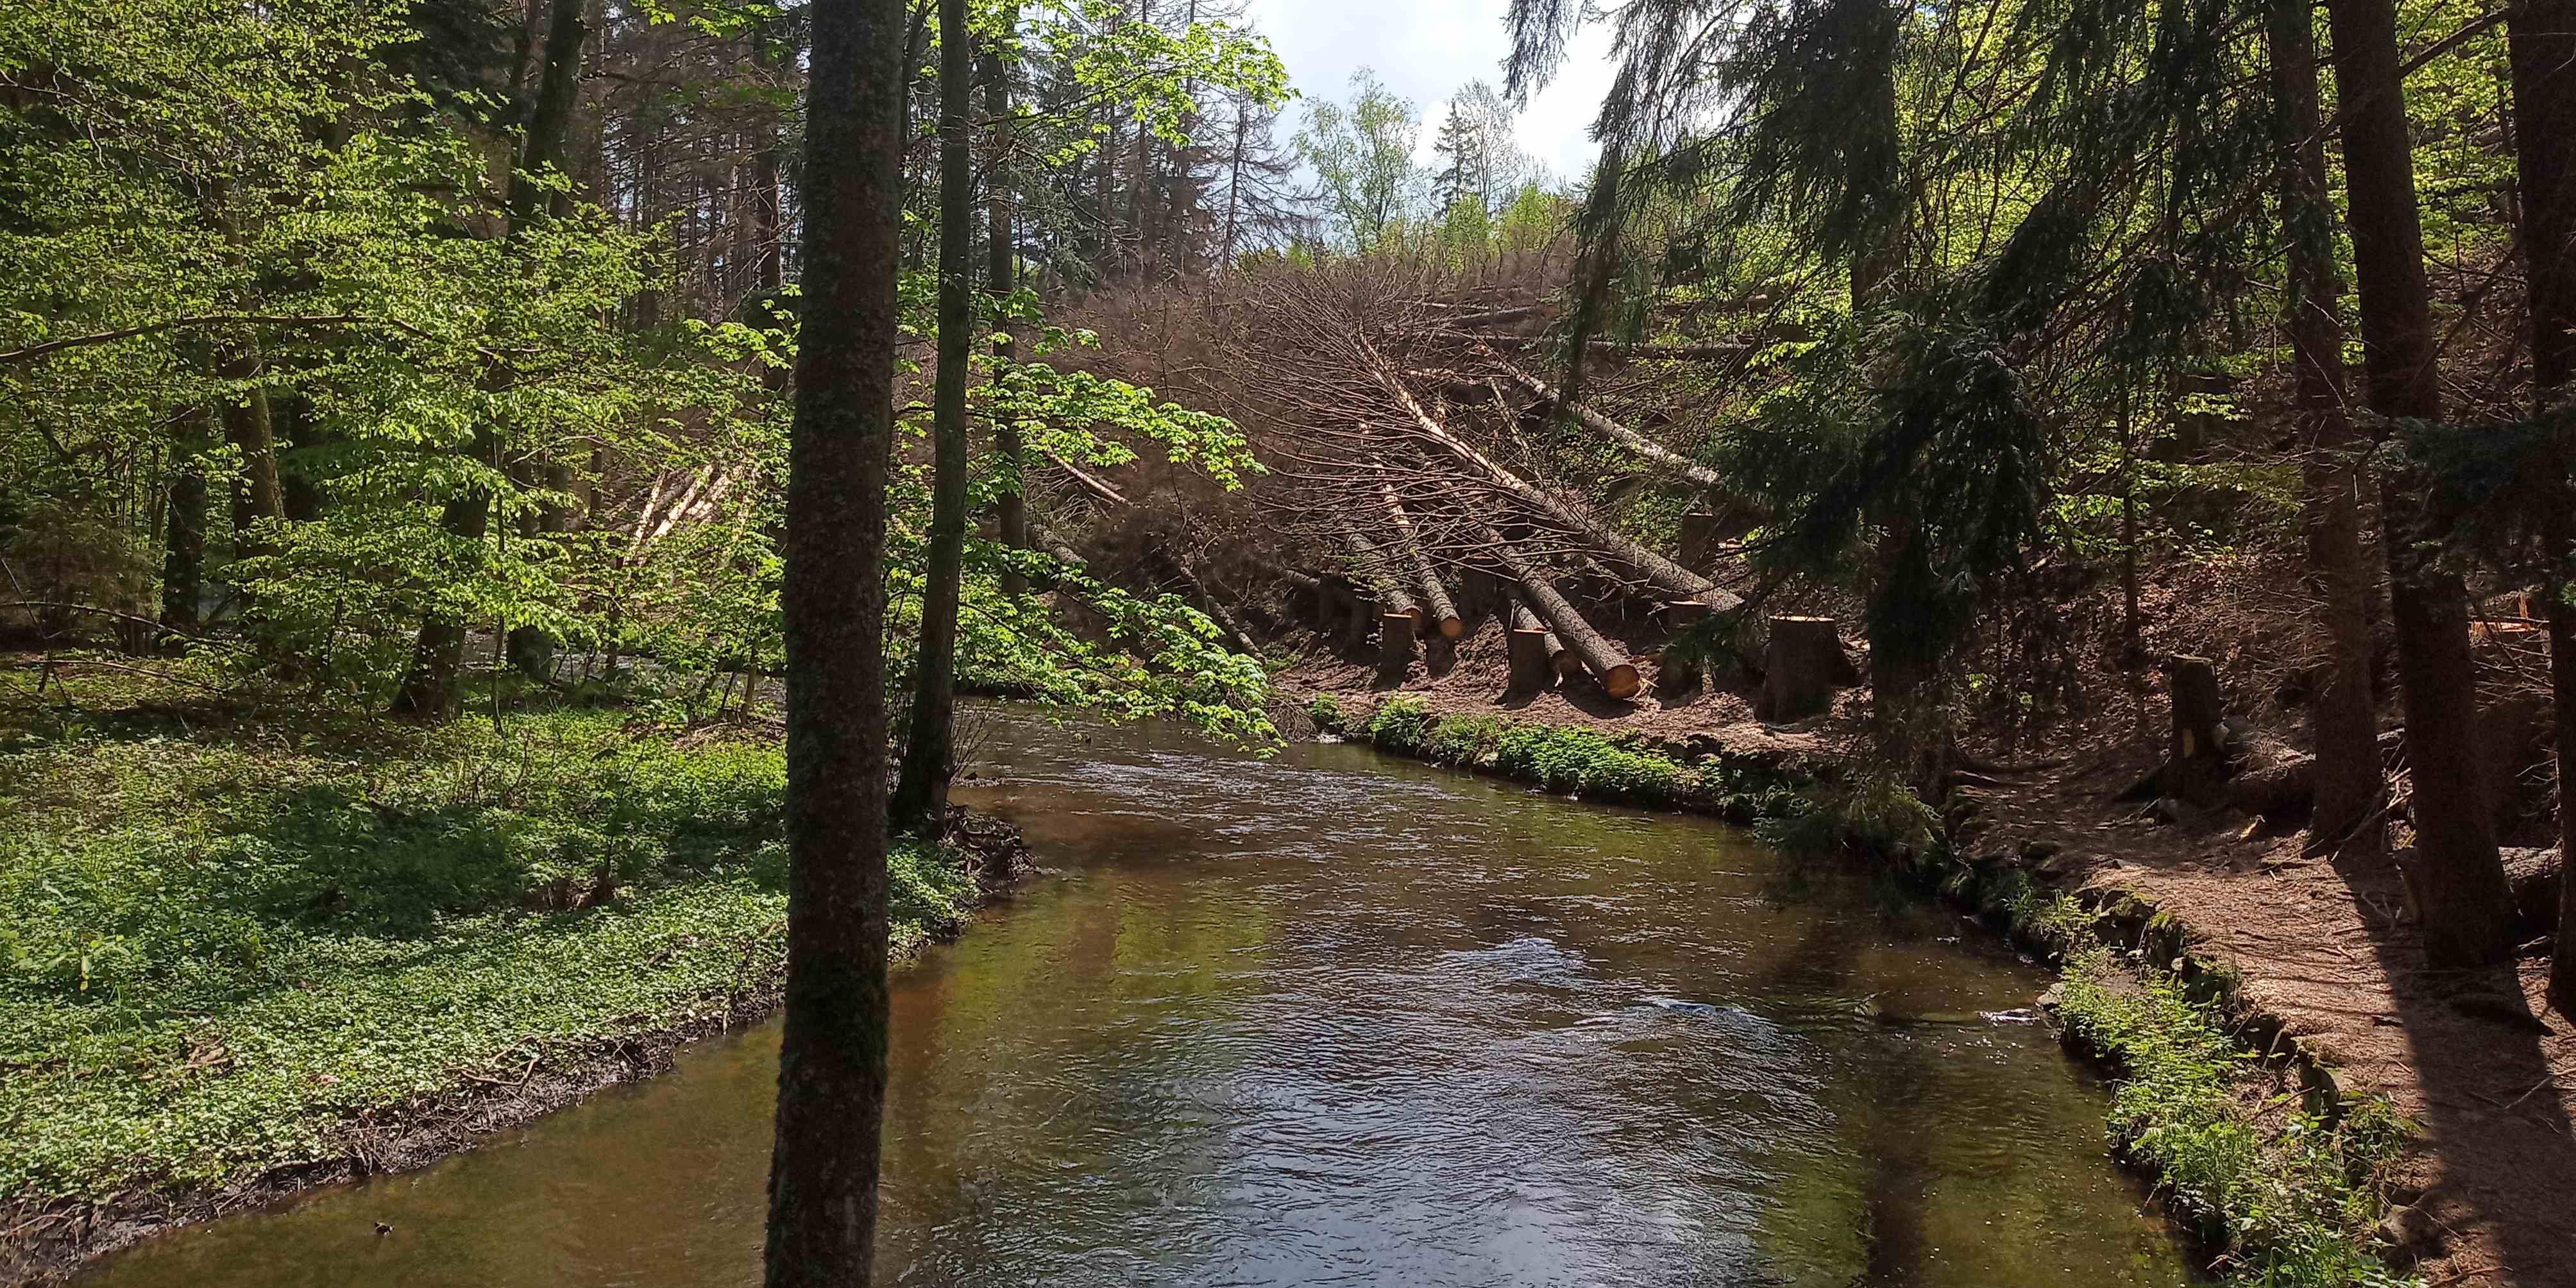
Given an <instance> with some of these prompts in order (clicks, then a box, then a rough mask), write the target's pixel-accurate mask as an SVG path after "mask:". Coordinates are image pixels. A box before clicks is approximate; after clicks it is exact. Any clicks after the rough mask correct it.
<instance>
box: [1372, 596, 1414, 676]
mask: <svg viewBox="0 0 2576 1288" xmlns="http://www.w3.org/2000/svg"><path fill="white" fill-rule="evenodd" d="M1417 633H1418V632H1417V630H1416V627H1415V623H1414V620H1413V618H1412V617H1411V616H1410V615H1408V614H1405V613H1380V614H1378V618H1377V678H1378V680H1379V681H1380V682H1381V683H1386V684H1400V683H1403V681H1404V675H1405V672H1407V671H1409V670H1411V669H1412V668H1413V637H1414V636H1415V635H1416V634H1417Z"/></svg>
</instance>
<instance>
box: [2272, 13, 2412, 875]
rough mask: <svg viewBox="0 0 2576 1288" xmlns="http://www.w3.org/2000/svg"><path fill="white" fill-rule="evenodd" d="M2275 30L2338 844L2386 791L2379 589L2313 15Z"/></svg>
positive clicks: (2282, 180)
mask: <svg viewBox="0 0 2576 1288" xmlns="http://www.w3.org/2000/svg"><path fill="white" fill-rule="evenodd" d="M2270 22H2271V45H2272V96H2273V101H2274V103H2276V104H2277V105H2278V111H2277V113H2276V115H2275V118H2274V124H2273V142H2274V145H2275V147H2276V148H2277V150H2278V151H2277V160H2276V164H2277V165H2278V166H2279V168H2280V173H2279V187H2280V196H2281V240H2282V242H2283V243H2284V244H2285V245H2286V246H2287V248H2288V266H2287V275H2288V279H2289V281H2288V290H2287V292H2286V300H2287V305H2286V308H2285V309H2284V315H2285V316H2284V319H2283V321H2284V329H2285V330H2287V331H2288V332H2289V336H2290V347H2291V350H2292V352H2293V355H2294V356H2293V358H2292V361H2293V362H2294V363H2296V364H2297V369H2298V414H2299V425H2300V440H2301V446H2302V448H2303V449H2304V451H2303V458H2302V462H2301V466H2300V473H2301V475H2302V481H2303V483H2304V485H2305V490H2306V496H2305V499H2304V503H2303V506H2302V508H2303V509H2304V511H2305V520H2306V526H2307V536H2308V570H2309V574H2310V576H2312V577H2313V578H2315V581H2316V586H2317V589H2318V591H2319V597H2320V598H2321V599H2322V600H2323V601H2324V603H2323V610H2324V611H2323V613H2322V617H2323V619H2324V625H2325V629H2326V640H2327V662H2326V668H2325V676H2324V682H2323V683H2322V684H2320V685H2318V686H2317V692H2316V695H2315V698H2314V699H2313V701H2312V702H2311V703H2310V705H2309V712H2310V717H2309V718H2310V721H2311V723H2312V724H2313V726H2314V728H2315V730H2316V756H2317V761H2316V767H2315V769H2314V770H2313V771H2312V772H2313V775H2314V780H2315V784H2316V798H2315V802H2314V808H2313V811H2312V813H2311V815H2310V819H2309V830H2310V831H2311V832H2313V833H2314V834H2315V835H2317V836H2319V837H2338V838H2341V837H2344V836H2345V834H2346V833H2347V832H2350V831H2351V830H2352V829H2353V828H2354V827H2355V826H2356V825H2357V824H2359V823H2360V822H2361V820H2362V819H2363V818H2364V817H2365V816H2374V815H2372V814H2371V811H2372V808H2373V803H2374V802H2375V801H2377V800H2378V798H2379V794H2380V792H2381V790H2382V789H2383V788H2384V787H2385V786H2386V783H2387V779H2386V775H2385V774H2384V773H2383V772H2382V770H2381V768H2380V761H2379V748H2378V742H2377V739H2378V717H2377V704H2376V703H2375V702H2374V701H2373V699H2372V695H2371V691H2370V658H2371V651H2372V643H2371V631H2370V615H2371V609H2370V597H2371V596H2372V595H2373V594H2374V593H2376V587H2375V586H2374V585H2373V584H2372V581H2371V577H2370V571H2369V568H2368V565H2367V564H2366V563H2365V562H2364V561H2363V557H2362V548H2361V518H2360V509H2361V504H2360V498H2359V496H2358V494H2357V489H2358V488H2359V486H2360V471H2359V470H2357V469H2356V468H2354V466H2353V465H2352V464H2351V463H2350V462H2348V461H2346V460H2344V459H2342V455H2343V454H2344V453H2348V452H2350V451H2351V450H2353V446H2354V443H2355V442H2356V440H2357V439H2358V438H2359V435H2357V434H2356V433H2354V432H2353V427H2352V420H2351V418H2350V417H2349V416H2347V415H2345V414H2344V405H2345V390H2344V365H2343V345H2344V327H2343V315H2342V313H2341V311H2340V310H2341V308H2342V299H2343V282H2342V280H2341V277H2340V275H2339V273H2338V272H2337V270H2336V265H2335V244H2334V203H2333V199H2332V197H2331V196H2330V194H2329V193H2328V191H2327V188H2326V152H2325V132H2324V130H2323V129H2321V128H2320V127H2319V124H2318V112H2317V63H2316V31H2315V10H2314V9H2313V7H2312V6H2311V5H2310V4H2309V2H2308V0H2275V3H2274V4H2273V6H2272V10H2271V14H2270ZM2372 830H2373V832H2374V833H2375V832H2376V831H2377V829H2376V828H2373V829H2372ZM2355 839H2361V840H2362V842H2363V847H2362V848H2363V849H2365V850H2367V851H2370V852H2374V853H2375V852H2377V850H2378V849H2379V846H2378V844H2377V843H2376V842H2375V841H2374V840H2372V839H2371V838H2355Z"/></svg>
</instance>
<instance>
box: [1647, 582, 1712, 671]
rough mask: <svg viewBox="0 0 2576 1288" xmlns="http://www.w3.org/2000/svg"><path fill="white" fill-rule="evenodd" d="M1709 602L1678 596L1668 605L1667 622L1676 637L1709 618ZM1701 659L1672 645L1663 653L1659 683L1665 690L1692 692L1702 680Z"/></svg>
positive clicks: (1666, 610) (1665, 607)
mask: <svg viewBox="0 0 2576 1288" xmlns="http://www.w3.org/2000/svg"><path fill="white" fill-rule="evenodd" d="M1710 611H1711V610H1710V608H1709V606H1708V605H1706V604H1703V603H1700V602H1699V601H1697V600H1691V599H1677V600H1674V601H1672V602H1670V603H1667V604H1665V605H1664V625H1665V626H1666V627H1667V628H1669V629H1670V630H1671V631H1672V634H1673V635H1674V637H1675V638H1676V639H1679V638H1680V637H1683V636H1687V635H1688V634H1690V632H1691V631H1692V630H1693V629H1695V628H1696V627H1698V626H1699V624H1700V623H1702V622H1704V621H1707V620H1708V615H1709V613H1710ZM1700 676H1701V673H1700V659H1699V658H1698V657H1696V656H1693V655H1691V654H1690V652H1689V651H1688V650H1683V651H1681V652H1675V651H1674V650H1673V649H1672V647H1671V646H1670V645H1667V646H1666V647H1665V649H1664V651H1663V652H1662V653H1661V654H1660V655H1659V657H1658V661H1657V663H1656V666H1655V687H1656V688H1657V689H1658V690H1661V691H1662V692H1664V693H1667V694H1672V693H1688V692H1690V691H1691V690H1694V689H1697V688H1698V687H1699V682H1700Z"/></svg>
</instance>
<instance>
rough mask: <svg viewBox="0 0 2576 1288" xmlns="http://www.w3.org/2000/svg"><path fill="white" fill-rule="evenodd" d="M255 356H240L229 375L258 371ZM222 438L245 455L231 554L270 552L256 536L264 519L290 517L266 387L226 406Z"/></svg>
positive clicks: (236, 484) (237, 482) (236, 480)
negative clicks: (279, 481)
mask: <svg viewBox="0 0 2576 1288" xmlns="http://www.w3.org/2000/svg"><path fill="white" fill-rule="evenodd" d="M260 371H261V366H260V362H259V360H258V359H257V358H252V357H239V358H235V359H233V360H232V361H230V362H228V363H226V364H225V366H224V375H225V376H226V377H227V378H229V379H234V380H247V379H252V378H255V377H256V376H258V375H259V374H260ZM223 420H224V440H225V441H226V442H229V443H231V444H232V446H233V449H234V450H235V451H237V452H239V453H240V454H241V470H240V472H239V473H237V474H235V475H234V476H233V486H232V514H233V557H234V558H236V559H247V558H250V557H252V556H255V555H263V554H267V553H269V549H270V547H269V544H268V543H267V542H265V541H263V540H261V539H259V538H258V537H256V536H254V535H252V534H253V533H255V532H257V531H258V525H259V524H260V522H261V521H262V520H269V519H283V518H285V517H286V503H285V495H284V492H283V490H282V489H281V488H280V486H279V484H278V479H277V429H276V423H275V421H273V420H272V419H271V418H270V416H269V407H268V391H267V390H265V389H257V388H254V389H249V390H245V391H243V393H242V394H241V395H240V396H238V397H237V398H235V399H233V400H232V401H230V402H227V403H225V404H224V414H223Z"/></svg>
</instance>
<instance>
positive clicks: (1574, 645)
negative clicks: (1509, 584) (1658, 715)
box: [1486, 529, 1645, 701]
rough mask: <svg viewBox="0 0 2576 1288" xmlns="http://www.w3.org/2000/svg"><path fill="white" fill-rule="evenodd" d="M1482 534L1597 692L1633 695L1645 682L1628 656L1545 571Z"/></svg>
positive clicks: (1495, 538) (1623, 696)
mask: <svg viewBox="0 0 2576 1288" xmlns="http://www.w3.org/2000/svg"><path fill="white" fill-rule="evenodd" d="M1486 537H1487V540H1488V541H1489V542H1490V544H1491V547H1492V551H1493V556H1494V558H1495V559H1496V560H1497V561H1499V562H1500V563H1501V564H1502V565H1503V567H1504V568H1505V569H1507V570H1509V571H1510V573H1511V574H1512V576H1513V577H1515V578H1517V579H1518V580H1519V581H1520V584H1521V595H1522V596H1523V597H1524V598H1526V599H1527V600H1528V601H1529V606H1530V609H1531V611H1533V612H1535V613H1537V614H1538V615H1539V617H1540V618H1542V619H1543V620H1545V621H1546V622H1547V624H1548V625H1549V626H1550V627H1552V628H1554V630H1555V631H1556V637H1557V638H1558V639H1559V640H1562V641H1563V642H1564V644H1565V649H1566V654H1567V655H1571V656H1574V657H1577V658H1580V659H1581V660H1582V665H1583V669H1584V670H1586V671H1589V672H1591V674H1592V678H1593V679H1594V680H1595V681H1597V682H1598V683H1599V684H1600V685H1601V691H1602V692H1604V693H1607V694H1609V695H1610V696H1611V697H1614V698H1618V699H1620V700H1622V701H1625V700H1626V699H1629V698H1633V697H1635V696H1637V690H1639V689H1641V688H1644V687H1645V685H1644V682H1643V681H1642V680H1640V679H1639V678H1638V675H1637V667H1636V664H1635V663H1633V662H1630V661H1629V660H1628V655H1627V654H1626V653H1624V652H1621V651H1620V650H1619V649H1618V648H1616V647H1614V646H1612V644H1611V643H1610V641H1609V640H1607V639H1605V638H1603V637H1602V634H1601V632H1599V631H1596V630H1594V629H1592V624H1591V623H1590V622H1587V621H1585V620H1583V614H1581V613H1579V612H1576V611H1575V608H1574V605H1573V604H1571V603H1569V602H1567V601H1566V598H1565V596H1563V595H1560V594H1558V593H1557V592H1556V587H1554V586H1551V585H1549V584H1548V580H1547V576H1546V574H1545V573H1543V572H1542V571H1540V569H1539V567H1538V565H1536V564H1533V563H1531V562H1530V561H1529V560H1528V558H1527V557H1525V556H1523V555H1522V554H1521V552H1520V551H1518V550H1515V549H1513V548H1512V547H1511V546H1509V545H1507V544H1505V543H1504V542H1503V539H1502V536H1501V535H1500V534H1499V533H1495V532H1492V531H1491V530H1490V529H1489V530H1488V531H1487V533H1486ZM1558 674H1560V675H1562V674H1564V669H1563V664H1562V663H1559V669H1558Z"/></svg>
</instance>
